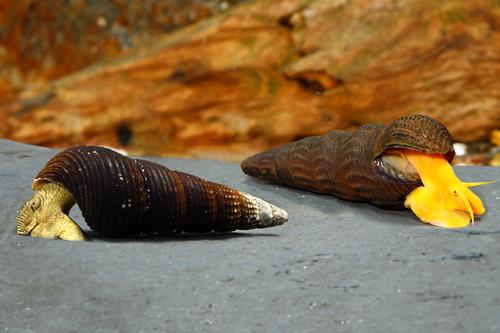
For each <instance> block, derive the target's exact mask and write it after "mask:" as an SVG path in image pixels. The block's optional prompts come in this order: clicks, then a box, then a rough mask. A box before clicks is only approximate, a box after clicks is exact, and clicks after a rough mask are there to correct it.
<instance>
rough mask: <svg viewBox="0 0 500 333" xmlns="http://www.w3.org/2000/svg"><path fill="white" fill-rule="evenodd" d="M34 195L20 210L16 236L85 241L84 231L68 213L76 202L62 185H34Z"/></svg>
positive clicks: (36, 181)
mask: <svg viewBox="0 0 500 333" xmlns="http://www.w3.org/2000/svg"><path fill="white" fill-rule="evenodd" d="M33 189H34V190H35V193H34V194H33V197H32V198H31V199H30V200H28V201H27V202H26V203H25V204H24V205H23V206H22V207H21V209H20V211H19V214H18V216H17V233H18V234H20V235H31V236H32V237H41V238H48V239H57V238H60V239H65V240H85V236H84V234H83V231H82V230H81V229H80V227H79V226H78V224H76V223H75V222H74V221H73V220H72V219H71V218H70V217H69V216H68V215H67V214H68V213H69V210H70V209H71V207H72V206H73V205H74V203H75V201H74V199H73V196H72V195H71V193H70V192H69V191H68V190H66V189H65V188H64V187H63V186H61V185H58V184H55V183H48V182H44V181H41V180H38V179H37V180H35V181H34V182H33Z"/></svg>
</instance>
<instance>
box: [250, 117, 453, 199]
mask: <svg viewBox="0 0 500 333" xmlns="http://www.w3.org/2000/svg"><path fill="white" fill-rule="evenodd" d="M398 148H403V149H413V150H418V151H423V152H427V153H438V154H443V155H445V156H446V158H447V160H448V161H451V160H452V159H453V157H454V155H455V152H454V150H453V146H452V141H451V137H450V134H449V132H448V130H447V129H446V127H445V126H444V125H443V124H441V123H439V122H438V121H436V120H434V119H432V118H430V117H428V116H424V115H411V116H406V117H402V118H400V119H398V120H396V121H395V122H393V123H392V124H390V125H389V126H386V125H382V124H368V125H364V126H361V127H360V128H358V129H357V130H355V131H353V132H347V131H333V132H330V133H328V134H325V135H322V136H313V137H307V138H305V139H302V140H299V141H296V142H292V143H289V144H286V145H284V146H282V147H278V148H275V149H271V150H269V151H266V152H262V153H259V154H256V155H254V156H251V157H249V158H248V159H246V160H244V161H243V162H242V163H241V168H242V170H243V172H245V173H246V174H248V175H250V176H254V177H258V178H262V179H266V180H270V181H272V182H275V183H279V184H283V185H288V186H291V187H295V188H299V189H305V190H309V191H313V192H317V193H323V194H331V195H334V196H336V197H338V198H341V199H345V200H350V201H367V202H370V203H372V204H375V205H377V206H382V207H388V208H391V207H392V208H403V203H404V200H405V197H406V195H407V194H408V193H410V192H411V191H412V190H414V189H415V188H416V187H418V186H421V185H422V183H421V181H420V178H419V176H418V174H416V173H412V172H402V171H401V170H399V169H397V168H394V167H393V166H392V165H391V164H390V163H388V162H387V159H386V155H385V153H386V152H388V151H390V150H391V149H398Z"/></svg>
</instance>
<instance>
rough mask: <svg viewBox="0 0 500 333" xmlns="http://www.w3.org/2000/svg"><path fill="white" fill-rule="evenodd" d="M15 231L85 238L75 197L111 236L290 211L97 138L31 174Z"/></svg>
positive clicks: (254, 224)
mask: <svg viewBox="0 0 500 333" xmlns="http://www.w3.org/2000/svg"><path fill="white" fill-rule="evenodd" d="M32 187H33V190H34V191H35V193H34V195H33V197H32V198H31V199H30V200H28V201H27V202H26V203H25V204H24V205H23V206H22V208H21V209H20V211H19V215H18V218H17V233H18V234H23V235H27V234H30V235H31V236H33V237H43V238H49V239H55V238H60V239H65V240H84V239H85V235H84V233H83V231H82V230H81V229H80V227H79V226H78V225H77V224H76V223H75V222H74V221H73V220H72V219H71V218H70V217H69V216H68V213H69V211H70V209H71V207H72V206H73V205H74V204H75V203H76V204H77V205H78V206H79V207H80V209H81V211H82V215H83V217H84V219H85V222H86V223H87V224H88V226H89V227H90V228H91V229H92V230H94V231H96V232H98V233H100V234H102V235H104V236H107V237H133V236H137V235H141V234H145V235H168V234H171V233H179V232H190V233H196V232H210V231H220V232H226V231H233V230H236V229H253V228H266V227H272V226H277V225H281V224H283V223H285V222H286V221H287V219H288V215H287V213H286V212H285V211H284V210H282V209H280V208H278V207H276V206H274V205H272V204H269V203H267V202H265V201H264V200H262V199H259V198H256V197H253V196H251V195H249V194H246V193H243V192H240V191H237V190H235V189H232V188H229V187H226V186H224V185H221V184H217V183H213V182H210V181H206V180H203V179H201V178H199V177H196V176H193V175H190V174H187V173H183V172H179V171H174V170H170V169H168V168H166V167H164V166H162V165H159V164H156V163H153V162H150V161H146V160H140V159H132V158H129V157H126V156H123V155H121V154H119V153H117V152H115V151H113V150H110V149H107V148H104V147H98V146H74V147H71V148H68V149H66V150H64V151H62V152H60V153H58V154H57V155H55V156H54V157H53V158H52V159H51V160H50V161H49V162H48V163H47V164H46V165H45V167H44V168H43V169H42V170H41V171H40V172H39V173H38V175H37V176H36V178H35V180H34V181H33V185H32Z"/></svg>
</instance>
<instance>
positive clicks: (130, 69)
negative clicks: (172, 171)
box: [0, 0, 500, 159]
mask: <svg viewBox="0 0 500 333" xmlns="http://www.w3.org/2000/svg"><path fill="white" fill-rule="evenodd" d="M499 78H500V6H498V5H496V3H495V2H494V1H486V0H484V1H476V2H463V1H448V2H439V3H436V2H435V1H431V0H428V1H427V0H426V1H420V0H406V1H389V0H386V1H361V0H359V1H353V2H342V1H336V2H325V1H319V0H318V1H305V0H303V1H300V0H295V1H292V0H289V1H286V0H281V1H269V2H268V1H255V2H249V3H247V4H244V5H240V6H237V7H234V8H232V9H231V10H229V11H228V12H227V13H224V14H219V15H217V16H214V17H213V18H210V19H206V20H204V21H201V22H199V23H196V24H194V25H190V26H187V27H185V28H183V29H182V30H177V31H173V32H170V33H168V34H166V35H165V36H157V37H155V38H154V43H147V44H142V46H141V47H138V48H137V49H136V50H134V52H133V53H131V52H130V53H129V54H127V55H122V56H119V57H116V58H115V59H114V60H113V61H107V62H105V63H101V64H99V65H95V66H92V67H89V68H87V69H85V70H82V71H80V72H78V73H76V74H73V75H70V76H67V77H65V78H62V79H59V80H55V81H53V82H52V83H51V84H50V85H45V86H43V85H42V86H41V87H40V86H39V87H35V88H33V87H26V88H24V89H21V90H20V91H11V90H9V89H8V88H2V81H1V80H0V91H2V89H4V91H6V92H8V93H6V94H5V95H4V97H2V98H0V114H1V115H2V117H3V118H4V119H6V120H5V122H4V123H5V124H6V126H4V128H0V135H2V136H4V137H9V138H11V139H15V140H19V141H24V142H30V143H36V144H44V145H49V146H67V145H70V144H75V143H93V144H106V145H111V146H121V147H126V148H127V149H128V150H130V151H131V152H133V153H138V154H161V155H165V154H174V155H195V156H203V157H222V158H228V159H239V158H241V157H243V156H246V155H249V154H251V153H254V152H256V151H259V150H263V149H266V148H268V147H269V146H273V145H278V144H282V143H285V142H287V141H290V140H294V139H297V138H301V137H304V136H308V135H316V134H321V133H324V132H327V131H330V130H333V129H343V128H353V127H356V126H358V125H360V124H363V123H366V122H386V123H388V122H390V121H392V120H394V119H396V118H398V117H400V116H401V115H404V114H410V113H424V114H427V115H430V116H432V117H434V118H436V119H438V120H440V121H442V122H444V123H445V125H447V126H448V128H449V129H450V131H451V134H452V136H453V137H454V138H455V139H456V140H460V141H472V140H483V139H488V138H489V133H490V132H491V131H492V130H493V129H494V128H499V127H500V103H499V101H500V88H498V87H499V86H500V85H499V83H500V82H499V81H500V79H499ZM7 87H8V85H7Z"/></svg>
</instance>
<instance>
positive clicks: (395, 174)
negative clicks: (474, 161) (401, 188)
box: [373, 115, 455, 183]
mask: <svg viewBox="0 0 500 333" xmlns="http://www.w3.org/2000/svg"><path fill="white" fill-rule="evenodd" d="M374 148H375V149H374V155H373V156H374V157H375V160H374V163H375V166H376V167H377V168H378V169H379V170H381V172H383V173H384V174H386V175H388V176H390V177H392V178H394V179H397V180H398V181H403V182H410V183H411V182H419V181H420V176H419V174H418V173H417V170H416V169H415V168H414V167H413V165H411V163H410V162H409V161H408V159H407V158H406V157H405V154H404V152H405V151H417V152H422V153H427V154H439V155H443V156H444V157H445V158H446V160H447V161H448V162H451V160H453V158H454V156H455V151H454V150H453V144H452V140H451V136H450V133H449V132H448V130H447V129H446V127H445V126H444V125H443V124H441V123H440V122H438V121H437V120H435V119H432V118H431V117H428V116H425V115H409V116H404V117H401V118H399V119H398V120H396V121H394V122H393V123H392V124H390V125H389V126H387V128H386V129H385V130H384V131H382V132H381V133H380V136H379V139H378V141H377V143H376V144H375V147H374Z"/></svg>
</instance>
